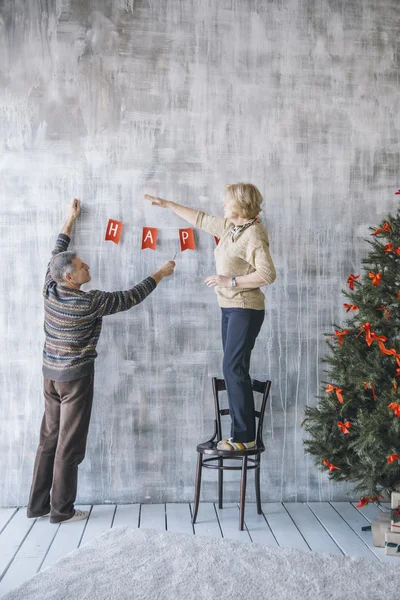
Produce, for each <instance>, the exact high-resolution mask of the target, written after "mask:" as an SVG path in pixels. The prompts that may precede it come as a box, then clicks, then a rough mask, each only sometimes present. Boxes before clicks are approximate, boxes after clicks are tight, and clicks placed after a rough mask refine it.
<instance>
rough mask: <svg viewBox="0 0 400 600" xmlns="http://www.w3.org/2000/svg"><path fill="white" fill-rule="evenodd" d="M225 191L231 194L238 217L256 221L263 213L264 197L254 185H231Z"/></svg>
mask: <svg viewBox="0 0 400 600" xmlns="http://www.w3.org/2000/svg"><path fill="white" fill-rule="evenodd" d="M225 191H226V192H229V193H230V194H231V196H232V200H233V206H234V209H235V210H236V211H237V215H238V217H242V219H254V218H255V217H257V215H258V214H259V213H260V212H261V204H262V202H263V197H262V195H261V193H260V191H259V190H258V188H256V186H255V185H253V184H252V183H231V184H228V185H226V186H225Z"/></svg>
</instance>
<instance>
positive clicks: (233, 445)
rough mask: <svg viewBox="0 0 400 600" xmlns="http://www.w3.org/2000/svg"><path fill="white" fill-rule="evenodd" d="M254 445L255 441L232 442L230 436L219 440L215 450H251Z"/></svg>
mask: <svg viewBox="0 0 400 600" xmlns="http://www.w3.org/2000/svg"><path fill="white" fill-rule="evenodd" d="M255 447H256V442H255V441H254V442H234V441H233V440H232V438H229V440H221V441H220V442H218V444H217V450H236V451H237V450H241V451H243V450H251V449H252V448H255Z"/></svg>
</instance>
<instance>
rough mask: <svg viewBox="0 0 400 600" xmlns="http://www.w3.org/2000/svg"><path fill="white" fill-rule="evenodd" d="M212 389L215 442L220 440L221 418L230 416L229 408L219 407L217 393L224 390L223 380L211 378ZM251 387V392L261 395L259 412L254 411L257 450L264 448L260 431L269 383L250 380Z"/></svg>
mask: <svg viewBox="0 0 400 600" xmlns="http://www.w3.org/2000/svg"><path fill="white" fill-rule="evenodd" d="M212 387H213V394H214V408H215V420H216V424H217V440H218V441H220V440H222V430H221V416H225V415H229V414H230V411H229V408H221V407H220V405H219V392H223V391H225V390H226V385H225V380H224V379H218V378H217V377H213V378H212ZM251 387H252V388H253V392H257V393H259V394H262V395H263V397H262V401H261V407H260V410H255V411H254V412H255V416H256V419H258V425H257V438H256V443H257V448H263V449H264V448H265V446H264V441H263V435H262V429H263V423H264V415H265V409H266V407H267V401H268V396H269V392H270V389H271V382H270V381H268V380H267V381H258V380H257V379H252V380H251Z"/></svg>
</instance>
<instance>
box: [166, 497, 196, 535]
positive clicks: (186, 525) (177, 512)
mask: <svg viewBox="0 0 400 600" xmlns="http://www.w3.org/2000/svg"><path fill="white" fill-rule="evenodd" d="M165 508H166V512H167V531H173V532H175V533H187V534H189V535H193V533H194V532H193V525H192V522H191V521H192V513H191V512H190V505H189V504H188V503H185V504H172V503H171V504H170V503H168V504H166V505H165Z"/></svg>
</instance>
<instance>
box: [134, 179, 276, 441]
mask: <svg viewBox="0 0 400 600" xmlns="http://www.w3.org/2000/svg"><path fill="white" fill-rule="evenodd" d="M145 198H146V199H147V200H150V201H151V203H152V204H154V205H155V206H160V207H162V208H170V209H171V210H172V211H173V212H174V213H175V214H177V215H178V216H180V217H182V218H183V219H185V220H186V221H188V222H189V223H190V224H191V225H194V226H195V227H198V228H199V229H202V230H203V231H207V233H210V234H211V235H214V236H216V237H218V238H219V243H218V245H217V247H216V249H215V252H214V254H215V262H216V271H217V275H212V276H211V277H208V278H207V279H206V280H205V283H206V284H207V285H208V287H215V290H216V292H217V296H218V302H219V306H220V307H221V311H222V346H223V350H224V360H223V374H224V379H225V385H226V389H227V392H228V399H229V409H230V415H231V419H232V424H231V437H230V438H229V440H222V441H221V442H219V443H218V449H220V450H244V449H246V448H253V447H254V446H255V437H256V432H255V417H254V398H253V390H252V387H251V379H250V376H249V368H250V356H251V351H252V350H253V348H254V344H255V341H256V339H257V336H258V334H259V332H260V329H261V326H262V323H263V321H264V315H265V310H264V294H263V293H262V291H261V289H260V288H261V287H263V286H265V285H267V284H271V283H273V281H274V280H275V277H276V273H275V267H274V264H273V262H272V259H271V255H270V253H269V243H268V234H267V231H266V229H265V227H264V226H263V225H262V224H261V223H259V222H258V220H257V216H258V214H259V212H260V210H261V203H262V201H263V197H262V195H261V194H260V192H259V190H258V189H257V188H256V186H254V185H251V184H250V183H237V184H233V185H227V186H226V189H225V194H224V197H223V202H222V204H223V207H224V218H220V217H213V216H211V215H207V214H205V213H204V212H203V211H201V210H195V209H193V208H188V207H186V206H182V205H181V204H177V203H176V202H171V201H169V200H164V199H163V198H157V197H155V196H149V195H148V194H145Z"/></svg>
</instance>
